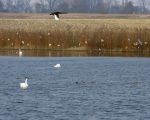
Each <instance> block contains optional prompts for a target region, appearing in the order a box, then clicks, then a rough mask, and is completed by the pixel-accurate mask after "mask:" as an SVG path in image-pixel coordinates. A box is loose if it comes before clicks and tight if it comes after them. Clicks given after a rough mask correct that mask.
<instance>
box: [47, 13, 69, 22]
mask: <svg viewBox="0 0 150 120" xmlns="http://www.w3.org/2000/svg"><path fill="white" fill-rule="evenodd" d="M59 14H66V13H65V12H52V13H50V15H53V16H54V19H55V20H59V18H60V17H59Z"/></svg>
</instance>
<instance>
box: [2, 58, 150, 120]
mask: <svg viewBox="0 0 150 120" xmlns="http://www.w3.org/2000/svg"><path fill="white" fill-rule="evenodd" d="M56 63H60V64H61V65H62V67H61V68H60V69H55V68H53V65H54V64H56ZM25 77H28V78H29V81H28V84H29V88H28V89H27V90H21V89H20V88H19V83H20V82H24V79H25ZM0 83H1V84H0V120H150V58H129V57H126V58H121V57H60V58H59V57H53V58H51V57H44V58H42V57H0Z"/></svg>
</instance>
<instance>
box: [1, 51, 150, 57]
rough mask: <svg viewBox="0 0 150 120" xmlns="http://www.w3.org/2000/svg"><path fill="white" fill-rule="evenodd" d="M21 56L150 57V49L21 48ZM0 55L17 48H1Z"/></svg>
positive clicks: (8, 54)
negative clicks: (128, 50)
mask: <svg viewBox="0 0 150 120" xmlns="http://www.w3.org/2000/svg"><path fill="white" fill-rule="evenodd" d="M22 53H23V56H58V57H59V56H130V57H134V56H135V57H137V56H139V57H150V51H147V52H143V51H136V52H133V51H132V52H120V51H105V52H101V51H100V52H99V51H92V50H88V51H79V50H76V51H72V50H45V49H33V50H31V49H23V50H22ZM0 55H3V56H18V55H19V50H18V49H12V50H8V49H1V50H0Z"/></svg>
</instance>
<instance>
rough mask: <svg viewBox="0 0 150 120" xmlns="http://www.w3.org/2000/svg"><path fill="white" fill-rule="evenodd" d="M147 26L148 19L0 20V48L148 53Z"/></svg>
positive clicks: (149, 29)
mask: <svg viewBox="0 0 150 120" xmlns="http://www.w3.org/2000/svg"><path fill="white" fill-rule="evenodd" d="M149 25H150V20H149V19H62V20H60V21H54V20H52V19H0V48H1V49H18V48H22V49H52V50H56V49H60V50H96V51H107V50H109V51H110V50H111V51H139V50H140V51H150V26H149Z"/></svg>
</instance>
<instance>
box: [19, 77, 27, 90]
mask: <svg viewBox="0 0 150 120" xmlns="http://www.w3.org/2000/svg"><path fill="white" fill-rule="evenodd" d="M27 81H28V79H27V78H26V79H25V82H24V83H20V88H21V89H23V90H25V89H27V88H28V83H27Z"/></svg>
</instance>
